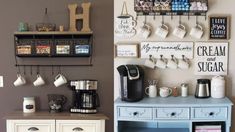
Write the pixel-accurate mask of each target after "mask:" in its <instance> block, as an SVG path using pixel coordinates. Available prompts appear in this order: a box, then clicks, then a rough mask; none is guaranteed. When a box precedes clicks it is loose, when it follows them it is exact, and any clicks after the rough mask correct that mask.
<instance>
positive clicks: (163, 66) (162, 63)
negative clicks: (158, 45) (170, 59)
mask: <svg viewBox="0 0 235 132" xmlns="http://www.w3.org/2000/svg"><path fill="white" fill-rule="evenodd" d="M155 66H156V67H158V68H161V69H166V61H165V60H164V59H163V58H160V59H157V62H156V65H155Z"/></svg>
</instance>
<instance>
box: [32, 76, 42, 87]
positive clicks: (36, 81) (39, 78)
mask: <svg viewBox="0 0 235 132" xmlns="http://www.w3.org/2000/svg"><path fill="white" fill-rule="evenodd" d="M44 84H45V81H44V80H43V78H42V76H41V75H40V74H37V79H36V80H35V81H34V82H33V85H34V86H42V85H44Z"/></svg>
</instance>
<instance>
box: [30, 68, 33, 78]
mask: <svg viewBox="0 0 235 132" xmlns="http://www.w3.org/2000/svg"><path fill="white" fill-rule="evenodd" d="M30 74H31V76H32V75H33V66H32V65H31V66H30Z"/></svg>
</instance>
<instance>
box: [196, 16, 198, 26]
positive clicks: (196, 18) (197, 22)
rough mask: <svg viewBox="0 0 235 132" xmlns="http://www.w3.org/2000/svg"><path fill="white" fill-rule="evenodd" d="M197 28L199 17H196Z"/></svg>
mask: <svg viewBox="0 0 235 132" xmlns="http://www.w3.org/2000/svg"><path fill="white" fill-rule="evenodd" d="M196 26H198V16H196Z"/></svg>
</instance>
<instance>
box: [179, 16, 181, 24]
mask: <svg viewBox="0 0 235 132" xmlns="http://www.w3.org/2000/svg"><path fill="white" fill-rule="evenodd" d="M179 24H181V15H179Z"/></svg>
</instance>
